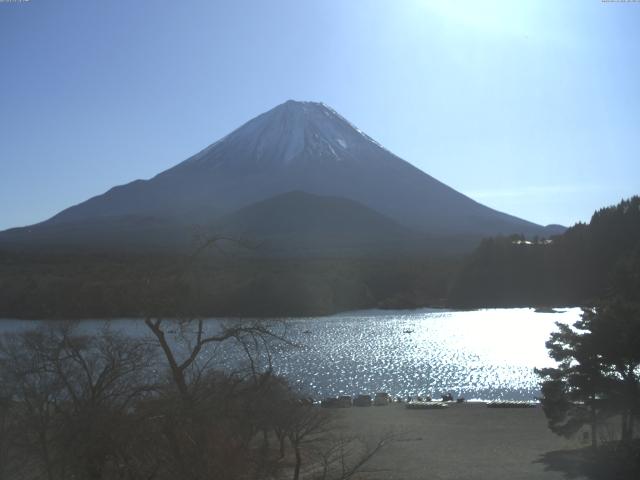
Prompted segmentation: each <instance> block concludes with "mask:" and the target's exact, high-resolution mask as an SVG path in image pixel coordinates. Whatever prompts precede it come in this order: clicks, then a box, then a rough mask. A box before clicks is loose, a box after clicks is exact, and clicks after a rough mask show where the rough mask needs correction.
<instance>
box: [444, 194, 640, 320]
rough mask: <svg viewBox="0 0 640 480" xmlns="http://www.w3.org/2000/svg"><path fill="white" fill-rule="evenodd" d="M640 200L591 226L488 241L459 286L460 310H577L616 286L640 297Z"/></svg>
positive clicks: (454, 301) (455, 293)
mask: <svg viewBox="0 0 640 480" xmlns="http://www.w3.org/2000/svg"><path fill="white" fill-rule="evenodd" d="M639 275H640V197H637V196H635V197H632V198H631V199H629V200H623V201H621V202H620V203H619V204H618V205H615V206H611V207H607V208H603V209H601V210H598V211H597V212H596V213H595V214H594V215H593V217H592V218H591V221H590V222H589V224H584V223H578V224H576V225H575V226H573V227H572V228H570V229H568V230H567V231H566V232H565V233H564V234H563V235H559V236H556V237H552V238H551V239H533V241H526V240H525V239H524V238H522V237H518V236H511V237H497V238H488V239H485V240H483V241H482V243H481V244H480V246H479V247H478V248H477V249H476V251H475V252H474V253H473V254H472V255H471V256H470V257H469V258H468V259H467V261H466V262H465V264H464V266H463V267H462V269H461V271H460V272H459V274H458V275H457V278H456V280H455V281H454V283H453V287H452V290H451V292H450V295H449V304H450V305H453V306H458V307H467V308H470V307H483V306H505V307H506V306H532V305H534V306H535V305H537V306H551V305H577V304H582V303H584V302H588V301H589V300H591V299H593V298H596V297H602V296H606V295H607V294H609V293H610V291H611V289H613V288H614V287H615V289H616V291H618V292H625V293H626V294H627V296H631V297H634V296H635V297H637V296H638V295H640V282H639V280H638V277H639Z"/></svg>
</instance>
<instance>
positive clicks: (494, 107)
mask: <svg viewBox="0 0 640 480" xmlns="http://www.w3.org/2000/svg"><path fill="white" fill-rule="evenodd" d="M0 44H1V45H2V47H1V48H0V73H1V74H0V112H1V115H0V230H1V229H4V228H9V227H13V226H21V225H27V224H31V223H35V222H38V221H42V220H45V219H46V218H48V217H50V216H52V215H53V214H55V213H57V212H58V211H60V210H62V209H64V208H66V207H68V206H71V205H73V204H76V203H79V202H81V201H84V200H86V199H87V198H89V197H91V196H94V195H97V194H100V193H103V192H104V191H106V190H108V189H109V188H110V187H112V186H115V185H119V184H123V183H127V182H130V181H132V180H134V179H137V178H145V179H146V178H150V177H152V176H153V175H155V174H157V173H159V172H160V171H162V170H164V169H166V168H168V167H171V166H173V165H175V164H176V163H178V162H180V161H182V160H184V159H186V158H187V157H188V156H190V155H192V154H193V153H196V152H197V151H199V150H201V149H202V148H204V147H205V146H206V145H208V144H210V143H213V142H214V141H216V140H217V139H218V138H220V137H222V136H224V135H226V134H227V133H229V132H230V131H231V130H233V129H234V128H236V127H238V126H240V125H241V124H242V123H244V122H246V121H247V120H249V119H250V118H252V117H254V116H255V115H257V114H259V113H262V112H264V111H266V110H268V109H270V108H272V107H274V106H275V105H277V104H279V103H282V102H284V101H285V100H287V99H290V98H292V99H296V100H314V101H322V102H324V103H327V104H328V105H330V106H332V107H333V108H334V109H336V110H337V111H338V112H339V113H341V114H342V115H343V116H344V117H346V118H347V119H348V120H350V121H351V122H353V123H354V124H355V125H357V126H358V127H359V128H360V129H362V130H364V131H365V132H366V133H368V134H369V135H370V136H371V137H373V138H374V139H376V140H377V141H378V142H380V143H381V144H382V145H384V146H385V147H386V148H387V149H389V150H391V151H392V152H394V153H395V154H397V155H399V156H400V157H402V158H404V159H405V160H407V161H409V162H411V163H413V164H414V165H416V166H418V167H419V168H421V169H422V170H424V171H425V172H427V173H429V174H430V175H432V176H434V177H436V178H437V179H439V180H441V181H442V182H444V183H446V184H448V185H450V186H451V187H453V188H455V189H457V190H459V191H461V192H462V193H465V194H467V195H469V196H471V197H472V198H474V199H476V200H478V201H480V202H481V203H484V204H486V205H488V206H490V207H493V208H496V209H498V210H502V211H505V212H507V213H510V214H513V215H517V216H519V217H522V218H525V219H527V220H531V221H534V222H537V223H541V224H548V223H562V224H565V225H571V224H573V223H575V222H576V221H588V220H589V218H590V216H591V214H592V212H593V211H594V210H595V209H597V208H600V207H603V206H606V205H610V204H613V203H616V202H618V201H619V200H620V199H621V198H623V197H625V198H626V197H629V196H631V195H633V194H639V193H640V2H635V3H619V2H607V1H604V2H603V1H601V0H580V1H576V0H574V1H558V0H547V1H544V0H542V1H530V2H525V1H518V2H511V1H504V2H503V1H489V0H487V1H482V0H478V1H473V0H470V1H459V2H456V1H444V0H443V1H428V0H406V1H402V0H396V1H392V0H388V1H374V0H362V1H358V0H350V1H341V0H323V1H302V0H287V1H284V0H272V1H259V0H256V1H241V0H233V1H224V2H223V1H210V0H188V1H178V0H171V1H168V0H153V1H152V0H128V1H124V0H112V1H99V0H65V1H63V0H58V1H56V0H46V1H45V0H29V1H26V0H23V1H18V0H13V1H11V2H8V1H6V0H5V1H2V2H0Z"/></svg>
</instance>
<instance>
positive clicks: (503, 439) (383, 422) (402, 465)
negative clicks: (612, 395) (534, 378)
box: [336, 403, 585, 480]
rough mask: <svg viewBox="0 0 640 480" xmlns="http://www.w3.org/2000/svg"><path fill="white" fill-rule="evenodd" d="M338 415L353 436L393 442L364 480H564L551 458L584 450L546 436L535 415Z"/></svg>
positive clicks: (394, 411)
mask: <svg viewBox="0 0 640 480" xmlns="http://www.w3.org/2000/svg"><path fill="white" fill-rule="evenodd" d="M336 415H338V416H340V419H341V423H342V424H343V426H344V428H345V429H346V431H347V432H349V433H350V434H352V435H360V436H365V437H376V436H381V435H383V434H385V433H388V432H389V431H390V430H393V431H394V432H395V433H397V434H399V435H398V437H397V439H396V440H394V441H393V442H391V443H390V444H389V445H388V446H386V447H385V448H384V449H383V450H382V451H380V452H379V453H378V454H377V455H376V456H375V457H374V458H373V459H372V460H371V461H370V462H369V463H368V464H367V465H366V467H365V471H364V472H363V473H362V474H360V476H359V477H358V478H362V479H365V478H366V479H371V480H373V479H376V480H382V479H389V480H391V479H398V480H399V479H402V480H418V479H430V480H438V479H443V480H444V479H457V480H463V479H492V480H516V479H523V480H524V479H527V480H534V479H540V480H542V479H545V480H554V479H564V478H566V477H565V475H564V471H563V470H562V468H560V467H559V466H558V465H555V464H554V463H553V462H551V461H549V460H548V459H549V458H553V453H552V452H556V451H566V450H574V449H579V448H582V447H584V445H583V444H581V443H580V442H579V441H578V440H577V439H576V440H566V439H563V438H560V437H558V436H556V435H554V434H553V433H551V432H550V431H549V429H548V428H547V424H546V419H545V416H544V413H543V412H542V409H541V408H540V407H536V408H529V409H492V408H487V407H486V406H485V405H484V404H481V403H466V404H454V405H451V406H450V407H449V408H447V409H443V410H408V409H406V408H405V407H404V405H402V404H392V405H389V406H385V407H370V408H350V409H344V410H339V411H336ZM572 478H576V479H579V478H585V477H580V476H576V477H572Z"/></svg>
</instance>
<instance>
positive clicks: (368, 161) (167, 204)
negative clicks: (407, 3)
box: [0, 101, 562, 252]
mask: <svg viewBox="0 0 640 480" xmlns="http://www.w3.org/2000/svg"><path fill="white" fill-rule="evenodd" d="M294 191H295V192H304V193H307V194H311V195H320V196H325V197H338V198H342V199H344V201H352V202H357V203H358V204H360V205H361V206H362V208H359V209H357V208H352V207H353V204H346V203H345V204H344V205H345V208H346V210H347V211H348V212H350V213H349V215H350V216H349V222H348V223H350V224H353V225H359V227H358V228H355V227H354V228H351V227H349V228H351V229H350V230H349V228H346V229H343V230H344V232H343V233H342V234H340V236H339V237H340V238H338V237H336V235H338V230H339V229H338V228H337V226H338V224H340V223H341V222H342V224H343V227H346V225H345V219H346V218H347V213H346V212H341V208H338V207H335V206H334V207H335V208H333V210H332V211H333V212H334V214H335V215H337V217H336V218H335V219H334V220H331V219H329V218H326V217H322V218H323V224H324V225H325V226H326V227H327V229H328V230H326V231H324V232H320V231H319V229H318V228H317V227H318V226H319V225H320V223H318V224H316V223H314V222H310V221H306V220H305V221H303V219H300V218H298V217H297V215H298V214H302V211H301V210H299V209H295V208H292V207H291V206H288V207H286V208H284V207H283V208H284V209H283V210H281V212H280V213H279V214H278V218H279V219H280V220H279V221H277V222H276V217H275V216H273V215H272V216H271V217H269V218H271V220H272V221H274V222H276V223H275V224H274V226H272V227H268V228H267V226H266V224H263V225H262V226H261V227H259V228H258V224H257V223H256V222H255V221H254V222H253V223H254V226H255V228H256V232H258V231H260V230H261V229H262V231H263V232H264V233H267V230H268V234H269V235H268V236H269V237H270V238H272V239H275V238H276V237H278V236H280V237H283V236H284V231H285V230H286V229H288V228H290V227H289V226H290V225H296V226H297V227H296V228H297V230H296V231H295V232H294V233H295V235H296V238H297V240H296V242H294V243H295V244H296V248H297V247H298V246H300V245H301V243H300V242H302V243H305V242H303V241H302V239H303V237H305V235H306V237H307V239H308V240H309V242H311V243H309V245H310V247H313V248H310V249H309V251H312V250H315V249H316V246H317V244H318V241H320V239H322V241H324V242H329V243H327V246H328V248H330V249H331V248H333V245H332V244H331V242H334V241H337V242H338V243H341V245H340V247H341V248H342V247H343V246H345V245H346V244H345V242H347V241H351V240H353V243H352V245H350V248H352V249H355V248H359V247H361V246H363V245H364V243H363V240H365V239H364V237H363V234H364V232H365V231H367V229H368V228H370V227H373V225H374V224H375V223H376V222H377V223H378V226H379V227H382V226H383V225H382V223H386V230H387V232H386V233H381V232H379V233H378V234H374V233H373V232H371V234H370V235H369V236H370V237H371V238H372V239H374V240H375V241H376V242H377V241H378V240H382V236H385V235H386V236H389V235H390V234H391V233H392V232H393V233H396V234H398V235H399V237H398V238H397V239H394V240H393V242H392V243H395V244H397V245H402V244H404V237H405V235H406V233H407V231H408V230H412V231H414V232H416V233H418V232H419V233H420V234H421V235H425V236H427V237H429V238H431V239H432V240H433V242H432V245H438V244H440V245H443V246H447V245H450V242H449V241H448V240H447V239H450V238H466V239H471V238H473V239H475V240H476V241H477V240H478V239H480V238H481V237H483V236H487V235H499V234H504V235H508V234H512V233H516V234H524V235H527V236H533V235H539V236H548V235H549V234H550V233H558V232H559V231H560V230H562V227H557V226H550V227H549V228H546V227H543V226H540V225H536V224H534V223H532V222H528V221H526V220H523V219H520V218H517V217H514V216H511V215H508V214H505V213H502V212H498V211H496V210H493V209H491V208H488V207H486V206H484V205H482V204H480V203H478V202H475V201H474V200H472V199H470V198H469V197H467V196H465V195H463V194H461V193H460V192H457V191H455V190H454V189H452V188H450V187H448V186H447V185H445V184H444V183H442V182H440V181H438V180H436V179H435V178H433V177H431V176H429V175H428V174H426V173H424V172H422V171H421V170H419V169H417V168H416V167H414V166H412V165H411V164H409V163H408V162H406V161H404V160H402V159H401V158H399V157H397V156H396V155H394V154H393V153H391V152H390V151H388V150H386V149H385V148H384V147H382V146H381V145H380V144H378V143H377V142H376V141H374V140H373V139H371V138H370V137H369V136H367V135H366V134H365V133H363V132H362V131H360V130H359V129H357V128H356V127H354V126H353V125H352V124H351V123H349V122H348V121H347V120H346V119H344V118H343V117H342V116H340V115H339V114H338V113H337V112H335V111H334V110H333V109H331V108H329V107H327V106H326V105H324V104H321V103H314V102H296V101H288V102H286V103H284V104H282V105H279V106H277V107H275V108H273V109H272V110H269V111H268V112H266V113H264V114H262V115H259V116H258V117H256V118H254V119H252V120H250V121H249V122H247V123H246V124H244V125H242V126H241V127H240V128H238V129H236V130H234V131H233V132H231V133H230V134H229V135H227V136H225V137H224V138H222V139H220V140H218V141H217V142H215V143H213V144H212V145H210V146H208V147H207V148H205V149H204V150H202V151H201V152H199V153H198V154H196V155H194V156H192V157H191V158H189V159H187V160H185V161H184V162H182V163H179V164H178V165H176V166H175V167H173V168H170V169H168V170H166V171H164V172H161V173H160V174H158V175H156V176H155V177H153V178H152V179H150V180H135V181H133V182H131V183H128V184H126V185H121V186H117V187H114V188H112V189H111V190H109V191H108V192H106V193H104V194H102V195H98V196H96V197H93V198H90V199H89V200H87V201H85V202H82V203H80V204H78V205H75V206H72V207H70V208H67V209H66V210H64V211H62V212H60V213H59V214H57V215H55V216H54V217H52V218H51V219H49V220H47V221H45V222H42V223H40V224H37V225H32V226H30V227H26V228H21V229H12V230H10V231H5V232H0V247H1V246H4V247H11V246H16V245H18V246H29V245H31V246H47V247H51V246H53V245H54V244H55V245H56V246H58V247H64V246H68V247H73V248H77V246H78V245H82V246H83V248H86V249H90V248H92V247H95V248H98V249H105V248H106V249H108V248H113V249H123V248H125V249H134V250H135V249H140V248H142V249H144V248H165V249H168V250H171V249H175V248H177V246H184V245H188V243H189V238H190V236H191V235H192V233H193V232H194V231H195V230H197V229H198V228H202V227H204V228H207V227H208V226H210V225H212V223H213V222H216V221H219V220H220V218H221V217H223V216H224V217H225V218H227V220H228V221H229V222H241V221H245V220H246V219H245V220H242V217H243V216H247V218H248V216H251V215H252V214H251V211H252V210H247V211H239V210H240V209H244V208H245V207H249V206H250V205H253V204H256V203H257V202H263V201H265V200H268V199H270V198H273V197H277V196H278V195H282V194H286V193H288V192H294ZM284 201H285V199H280V200H277V201H275V203H273V204H268V203H267V204H266V206H264V205H263V206H262V207H260V206H256V207H255V208H254V210H253V211H259V210H260V209H261V208H276V206H277V205H280V207H282V205H281V203H282V202H284ZM336 201H337V200H334V202H336ZM269 205H271V206H269ZM346 205H351V207H346ZM280 207H277V208H280ZM326 208H327V209H329V210H331V208H332V207H331V206H330V205H326ZM329 210H327V211H329ZM372 211H373V212H376V213H377V214H378V215H379V216H378V217H375V215H374V214H373V213H372ZM234 212H237V215H238V216H237V217H236V218H235V220H233V215H234ZM339 213H340V215H338V214H339ZM360 214H361V215H363V217H362V218H361V219H358V218H357V216H358V215H360ZM312 215H313V214H312ZM258 216H259V215H258ZM382 216H384V217H386V219H387V220H386V221H383V220H382V218H383V217H382ZM374 217H375V218H374ZM376 218H377V219H376ZM256 219H257V217H255V218H254V220H256ZM307 220H308V219H307ZM305 222H306V223H305ZM392 224H393V225H394V226H392ZM275 225H277V226H278V228H280V229H281V231H280V232H277V231H276V229H275ZM367 225H369V226H367ZM303 227H305V228H309V229H310V230H309V231H308V232H307V233H305V232H303V231H302V228H303ZM401 227H402V228H401ZM282 229H284V230H282ZM357 230H360V232H359V233H358V232H357ZM347 231H350V232H351V233H349V234H347V233H346V232H347ZM312 232H313V233H312ZM321 233H323V234H322V235H321ZM436 239H440V241H439V242H438V241H437V240H436ZM387 240H389V239H385V240H384V242H387ZM384 242H383V243H384ZM285 243H286V242H285ZM285 243H282V242H280V245H281V246H282V248H284V246H285ZM365 243H366V242H365ZM292 245H293V244H292ZM469 245H471V242H468V244H467V247H468V246H469ZM297 251H298V252H301V251H302V250H301V249H298V250H297Z"/></svg>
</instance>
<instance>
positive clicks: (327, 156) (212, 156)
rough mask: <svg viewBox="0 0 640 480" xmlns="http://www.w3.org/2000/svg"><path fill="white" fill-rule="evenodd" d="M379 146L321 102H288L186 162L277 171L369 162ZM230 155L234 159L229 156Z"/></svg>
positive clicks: (187, 163)
mask: <svg viewBox="0 0 640 480" xmlns="http://www.w3.org/2000/svg"><path fill="white" fill-rule="evenodd" d="M371 148H380V145H379V144H378V143H377V142H375V141H374V140H373V139H371V138H370V137H369V136H367V135H366V134H364V133H363V132H362V131H361V130H359V129H358V128H356V127H354V126H353V125H352V124H351V123H349V122H348V121H347V120H346V119H345V118H344V117H342V116H341V115H340V114H338V113H337V112H336V111H335V110H333V109H332V108H330V107H328V106H327V105H325V104H323V103H319V102H299V101H295V100H288V101H287V102H285V103H283V104H281V105H278V106H277V107H275V108H273V109H271V110H269V111H268V112H265V113H263V114H262V115H259V116H257V117H256V118H254V119H252V120H250V121H249V122H247V123H245V124H244V125H242V126H241V127H240V128H238V129H236V130H234V131H233V132H231V133H230V134H229V135H227V136H226V137H224V138H222V139H220V140H219V141H217V142H215V143H214V144H212V145H210V146H209V147H207V148H205V149H204V150H202V151H201V152H199V153H198V154H196V155H194V156H193V157H191V158H190V159H188V160H186V161H185V162H184V164H185V165H189V164H202V165H208V166H210V167H216V166H219V165H221V164H226V163H229V162H232V163H234V164H236V165H237V164H238V163H239V162H249V163H251V164H254V165H262V166H263V167H264V166H271V167H273V166H278V165H288V164H291V163H296V162H310V161H315V162H317V161H323V162H342V161H361V160H364V158H363V155H366V153H367V149H371ZM229 152H233V153H234V155H233V156H230V155H229Z"/></svg>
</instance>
